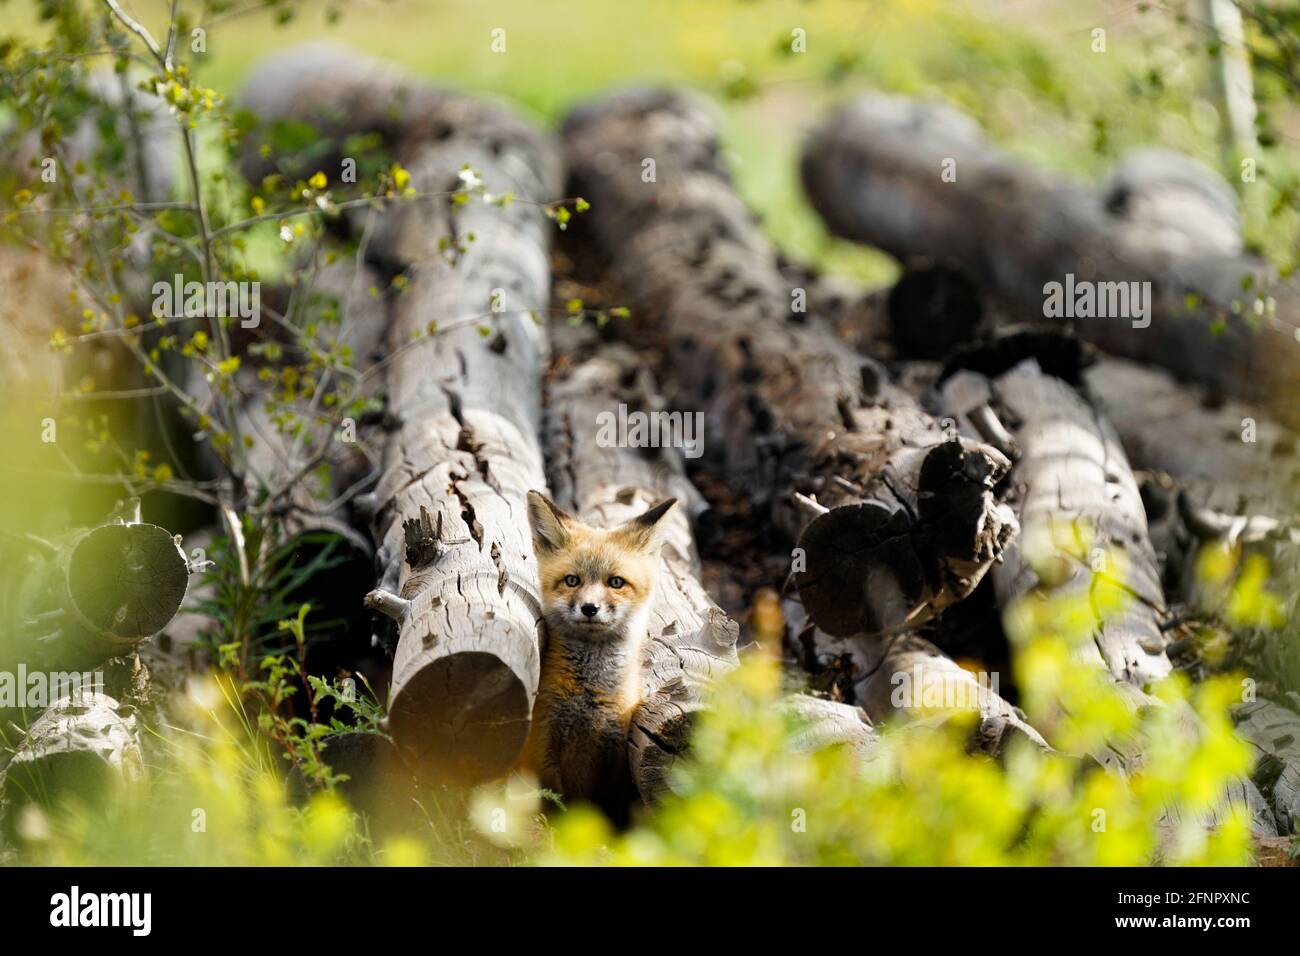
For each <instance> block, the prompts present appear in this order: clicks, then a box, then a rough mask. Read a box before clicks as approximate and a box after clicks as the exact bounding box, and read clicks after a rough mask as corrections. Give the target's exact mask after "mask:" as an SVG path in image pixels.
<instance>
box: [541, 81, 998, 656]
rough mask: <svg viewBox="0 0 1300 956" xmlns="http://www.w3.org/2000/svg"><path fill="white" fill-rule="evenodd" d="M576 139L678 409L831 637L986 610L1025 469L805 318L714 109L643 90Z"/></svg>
mask: <svg viewBox="0 0 1300 956" xmlns="http://www.w3.org/2000/svg"><path fill="white" fill-rule="evenodd" d="M564 137H565V149H566V156H567V159H568V163H569V175H570V177H571V182H572V185H573V188H574V189H575V190H576V191H578V192H580V193H581V194H582V195H584V196H585V197H586V198H588V199H589V200H590V201H591V202H592V204H593V212H592V213H591V214H590V216H589V223H588V225H589V226H590V227H591V229H592V231H593V233H594V238H595V239H596V241H597V243H598V245H599V246H600V247H601V248H602V249H605V250H608V251H609V254H610V255H611V258H612V262H611V268H612V271H613V272H614V274H615V275H616V276H618V277H619V279H620V281H621V282H622V284H623V286H624V287H625V288H627V289H628V291H629V293H630V294H631V296H632V301H633V302H634V304H635V307H636V309H637V310H638V315H640V316H642V318H641V319H640V320H639V321H638V322H637V323H636V324H635V325H634V326H633V328H632V329H631V334H632V335H633V337H634V340H636V341H638V342H640V343H641V344H643V345H645V344H659V345H661V346H662V348H663V352H664V354H665V356H666V361H665V363H664V364H665V367H666V368H667V369H670V370H671V372H672V383H673V386H674V388H675V389H676V392H675V403H676V404H677V406H678V407H680V408H683V409H689V410H692V411H695V410H698V411H700V412H702V413H703V414H704V416H705V421H706V430H707V431H708V433H709V434H711V435H719V436H721V442H720V444H721V447H714V444H713V443H710V445H709V447H708V448H707V449H705V451H706V454H709V455H711V456H712V457H713V460H716V461H717V462H718V465H719V467H720V468H721V469H722V470H723V471H724V472H725V473H726V474H727V475H728V477H729V478H730V480H731V481H732V482H733V484H734V486H735V487H736V488H738V489H740V490H742V491H743V492H744V493H746V494H750V495H753V496H755V497H756V498H759V499H761V500H763V501H765V502H766V503H768V505H769V506H770V508H771V513H772V519H773V521H774V522H775V524H776V525H777V526H778V527H779V528H780V529H782V530H783V531H784V533H785V534H786V535H787V536H788V537H789V539H790V540H791V541H792V543H797V545H798V548H799V552H798V555H799V558H800V560H797V561H796V567H795V571H794V575H795V581H796V584H797V586H798V588H799V592H800V596H801V598H802V600H803V602H804V604H805V606H806V607H807V608H808V611H809V614H810V615H811V616H812V618H813V620H814V621H815V622H816V623H817V624H818V626H819V627H821V628H823V629H825V630H827V631H829V632H831V633H833V634H839V635H843V634H852V633H858V632H869V633H883V632H886V631H891V630H897V629H899V628H904V627H908V626H912V625H915V624H916V623H918V622H920V621H923V620H926V619H928V618H929V617H931V616H933V615H934V614H936V613H938V612H939V611H941V610H943V609H944V608H945V607H948V606H949V605H951V604H953V603H955V602H956V601H959V600H961V599H962V598H963V597H965V596H966V595H968V594H969V593H970V592H971V591H972V590H973V589H974V588H975V586H976V585H977V584H978V583H979V581H980V579H981V578H982V577H983V575H984V573H985V572H986V571H987V570H988V568H989V566H990V565H991V564H992V563H993V561H994V560H995V559H996V558H997V557H998V555H999V554H1000V553H1001V550H1002V548H1003V547H1004V546H1005V544H1006V542H1007V540H1008V539H1009V538H1010V537H1011V535H1012V534H1013V533H1014V519H1013V518H1012V517H1011V516H1010V514H1009V513H1008V512H1007V511H1006V509H1005V508H1003V507H1001V506H1000V505H999V503H998V501H997V500H996V498H995V496H994V494H993V491H992V489H993V486H994V484H995V483H996V482H997V481H998V479H1000V478H1001V477H1002V475H1003V474H1004V472H1005V470H1006V467H1007V461H1006V459H1005V458H1004V456H1002V455H1001V454H1000V453H999V452H997V451H996V450H995V449H993V448H991V447H989V446H987V445H984V444H980V443H976V442H970V441H966V440H964V439H956V440H951V441H950V440H948V436H945V434H944V433H943V431H942V429H941V427H940V425H939V423H938V422H937V421H936V420H935V419H934V418H933V417H931V416H930V415H928V414H927V413H926V412H925V411H924V410H923V409H921V408H920V407H919V406H918V404H917V403H916V401H915V400H914V399H913V398H912V396H910V395H909V394H908V393H907V392H905V391H904V390H902V389H901V388H899V387H897V386H896V385H895V384H894V383H893V382H891V381H890V377H889V375H888V373H887V371H886V370H885V369H884V368H883V367H882V366H881V365H880V363H878V362H876V361H875V360H873V359H871V358H869V357H866V356H863V355H859V354H858V353H856V352H855V351H854V350H853V349H852V348H850V347H849V346H848V345H846V344H845V343H844V342H842V341H841V340H840V339H838V338H837V337H836V336H835V335H834V334H833V333H832V331H831V330H830V329H829V328H828V327H826V326H825V325H823V324H822V323H821V322H820V321H810V316H808V315H807V314H806V313H804V312H802V311H798V310H797V309H795V308H792V305H793V303H794V302H795V301H797V298H798V295H797V291H796V290H792V289H791V288H790V287H789V286H788V285H787V284H786V281H785V279H784V278H783V276H782V274H781V272H780V270H779V268H778V266H777V262H776V257H775V254H774V251H773V250H772V248H771V246H770V245H769V244H768V240H767V239H766V237H764V235H763V233H762V230H761V229H760V228H759V227H758V225H757V223H755V221H754V219H753V217H752V215H751V214H750V213H749V211H748V210H747V209H746V208H745V206H744V204H743V203H742V202H741V201H740V199H739V197H737V196H736V194H735V192H734V191H733V189H732V187H731V185H730V182H729V180H728V177H727V174H726V172H725V170H723V168H722V167H721V165H720V163H719V160H718V143H717V130H716V126H715V124H714V122H713V120H712V118H711V117H710V115H709V113H708V111H707V110H705V109H704V108H703V107H702V106H701V105H700V104H698V103H696V102H694V101H692V100H690V99H688V98H685V97H682V96H679V95H676V94H673V93H665V92H662V91H656V90H638V91H632V92H629V93H625V94H619V95H615V96H612V97H609V98H607V99H605V100H603V101H600V102H598V103H596V104H593V105H591V106H587V107H582V108H579V109H577V110H575V111H574V112H573V113H571V114H570V116H569V117H568V119H567V120H566V122H565V126H564ZM647 177H649V178H648V179H647ZM792 293H794V294H792ZM801 559H806V561H805V560H801Z"/></svg>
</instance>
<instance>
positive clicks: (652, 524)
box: [618, 498, 677, 551]
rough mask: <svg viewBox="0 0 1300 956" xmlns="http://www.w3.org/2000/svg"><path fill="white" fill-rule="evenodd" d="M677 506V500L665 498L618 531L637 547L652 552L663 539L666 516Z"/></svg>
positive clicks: (620, 526) (621, 526) (624, 524)
mask: <svg viewBox="0 0 1300 956" xmlns="http://www.w3.org/2000/svg"><path fill="white" fill-rule="evenodd" d="M675 504H677V499H676V498H665V499H664V500H663V501H660V502H659V503H658V504H653V505H651V506H650V507H649V508H647V509H646V510H645V511H643V512H642V513H641V514H639V515H637V516H636V517H635V518H633V519H632V520H631V521H627V522H625V523H623V524H621V525H619V528H618V531H619V533H620V534H622V535H623V536H624V537H626V538H628V539H629V540H630V541H631V542H632V543H633V544H634V545H635V546H637V547H639V548H642V549H644V550H646V551H651V550H653V549H655V548H656V547H658V545H659V541H660V539H661V537H662V534H663V524H662V522H663V518H664V515H666V514H668V512H670V511H672V509H673V505H675Z"/></svg>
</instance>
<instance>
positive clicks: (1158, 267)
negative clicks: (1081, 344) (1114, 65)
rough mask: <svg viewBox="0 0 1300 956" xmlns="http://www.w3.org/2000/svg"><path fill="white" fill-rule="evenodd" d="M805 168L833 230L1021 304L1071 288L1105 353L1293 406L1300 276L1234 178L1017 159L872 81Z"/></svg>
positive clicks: (820, 132)
mask: <svg viewBox="0 0 1300 956" xmlns="http://www.w3.org/2000/svg"><path fill="white" fill-rule="evenodd" d="M802 178H803V182H804V188H805V190H806V192H807V194H808V196H809V198H810V199H811V201H812V204H813V206H814V207H815V208H816V209H817V211H818V212H819V213H820V214H821V216H822V217H823V218H824V219H825V221H826V223H827V226H828V227H829V228H830V230H831V231H832V232H834V233H835V234H837V235H840V236H845V237H847V238H850V239H856V240H859V241H862V242H866V243H869V244H871V245H873V246H877V247H879V248H881V249H883V250H885V251H886V252H889V253H890V254H892V255H894V256H896V257H898V258H899V259H901V260H903V261H904V262H908V261H911V260H913V259H916V258H918V257H919V258H923V259H926V260H935V261H938V262H940V263H942V264H946V265H950V266H953V267H955V268H957V269H960V270H961V271H963V272H965V273H966V274H968V275H969V276H970V277H971V278H972V279H974V280H975V281H976V282H977V283H978V284H979V285H981V286H982V287H983V288H984V289H986V290H987V291H988V292H990V293H991V294H993V295H994V296H996V297H997V298H999V299H1001V300H1003V301H1005V303H1006V304H1007V305H1008V306H1009V307H1010V309H1009V311H1011V312H1012V313H1013V314H1019V315H1021V316H1024V315H1031V316H1047V315H1051V313H1052V310H1051V309H1049V301H1048V299H1049V292H1054V293H1057V294H1059V295H1064V296H1065V298H1067V299H1069V300H1070V301H1069V302H1068V303H1064V308H1065V309H1066V311H1065V315H1069V316H1071V318H1070V319H1069V321H1070V323H1071V324H1073V325H1074V326H1075V327H1077V328H1078V330H1079V332H1080V334H1081V335H1082V336H1083V337H1084V338H1086V339H1088V340H1089V341H1091V342H1094V343H1096V344H1097V345H1099V346H1101V347H1102V348H1103V349H1105V350H1106V351H1108V352H1111V353H1113V354H1116V355H1122V356H1125V357H1127V358H1132V359H1136V360H1139V361H1143V362H1150V363H1153V364H1157V365H1163V366H1164V367H1166V368H1169V369H1170V370H1172V371H1173V372H1175V373H1176V374H1177V375H1178V376H1179V377H1181V378H1185V379H1188V380H1192V381H1196V382H1199V383H1201V384H1203V385H1206V386H1208V387H1210V388H1212V389H1214V390H1216V391H1218V392H1220V393H1222V394H1225V395H1232V396H1236V397H1240V398H1243V399H1247V400H1251V401H1258V402H1261V403H1267V404H1268V406H1269V407H1270V408H1273V409H1275V411H1276V412H1277V413H1279V414H1282V415H1285V416H1287V420H1288V421H1291V422H1295V421H1296V420H1297V417H1298V413H1297V412H1296V409H1297V407H1300V406H1297V405H1296V403H1295V401H1294V398H1295V381H1296V376H1297V370H1300V338H1298V337H1297V334H1296V333H1297V323H1298V322H1300V285H1298V284H1297V283H1296V282H1295V281H1294V280H1286V281H1283V280H1279V279H1278V278H1277V277H1276V276H1275V275H1273V274H1272V273H1271V271H1270V270H1269V268H1268V267H1267V265H1266V264H1265V263H1264V262H1262V261H1261V260H1259V259H1257V258H1255V257H1254V256H1252V255H1249V254H1248V253H1245V252H1243V251H1242V250H1241V246H1240V241H1239V239H1236V241H1234V238H1235V234H1234V229H1235V225H1236V213H1235V207H1234V205H1233V202H1232V196H1231V191H1230V190H1228V189H1227V187H1226V186H1225V185H1224V184H1223V183H1222V181H1220V180H1218V178H1217V177H1215V176H1214V175H1213V174H1212V173H1210V172H1209V171H1208V170H1204V169H1203V168H1199V167H1197V166H1196V165H1195V164H1193V163H1192V162H1191V161H1190V160H1187V159H1186V158H1174V159H1171V158H1169V155H1168V154H1166V155H1165V156H1164V157H1163V158H1161V159H1158V160H1153V159H1152V158H1151V157H1150V156H1140V157H1137V158H1135V159H1133V160H1131V161H1129V162H1127V163H1125V164H1121V166H1120V167H1119V168H1118V169H1117V170H1116V172H1115V173H1114V175H1113V176H1112V178H1111V180H1110V182H1108V183H1106V184H1105V185H1104V186H1103V188H1095V187H1093V186H1090V185H1087V184H1084V183H1079V182H1075V181H1072V180H1068V179H1065V178H1063V177H1061V176H1058V175H1055V174H1051V173H1047V172H1043V171H1039V170H1036V169H1033V168H1031V167H1028V166H1025V165H1023V164H1021V163H1020V162H1018V161H1016V160H1014V159H1012V158H1011V157H1009V156H1008V155H1006V154H1005V153H1003V152H1001V151H1000V150H999V149H998V148H997V147H995V146H994V145H993V144H991V143H989V142H988V141H987V140H986V139H985V138H984V136H983V134H982V132H981V131H980V130H979V128H978V126H977V125H976V124H975V123H974V122H972V121H971V120H970V119H969V118H968V117H966V116H964V115H961V114H959V113H957V112H955V111H953V110H952V109H950V108H948V107H945V106H942V105H939V104H934V103H922V102H917V101H912V100H908V99H905V98H902V97H897V96H887V95H879V94H872V95H866V96H862V97H859V98H858V99H856V100H855V101H854V102H853V103H851V104H850V105H849V106H847V107H846V108H844V109H843V110H841V111H840V112H838V113H836V114H835V115H834V116H832V117H831V118H830V119H828V120H827V121H826V122H824V123H823V124H822V125H821V126H820V127H818V128H817V129H816V130H815V132H814V133H813V134H812V136H811V137H810V139H809V140H808V142H807V144H806V145H805V148H804V151H803V159H802ZM1076 280H1078V283H1079V287H1078V288H1079V295H1078V296H1075V295H1073V294H1071V292H1070V289H1071V288H1073V287H1074V284H1075V281H1076ZM1052 283H1057V284H1058V286H1055V287H1053V286H1051V284H1052ZM1108 283H1110V284H1114V285H1107V284H1108ZM1129 283H1138V284H1141V283H1149V286H1145V287H1143V286H1141V285H1138V286H1136V287H1132V288H1133V289H1136V291H1138V292H1142V290H1143V289H1144V288H1145V289H1147V290H1149V293H1150V294H1149V297H1148V298H1147V299H1146V300H1145V305H1144V308H1147V311H1146V312H1145V314H1138V313H1139V312H1140V311H1141V310H1139V309H1138V308H1137V300H1130V296H1129V293H1130V291H1132V289H1131V288H1130V286H1129ZM1085 285H1086V286H1087V288H1085ZM1094 287H1095V288H1094ZM1090 292H1092V293H1095V297H1096V299H1097V301H1095V302H1094V306H1095V307H1093V308H1084V307H1083V306H1081V307H1080V308H1078V309H1076V308H1074V306H1075V305H1076V304H1078V303H1083V302H1084V297H1085V296H1087V295H1088V294H1090ZM1121 295H1122V298H1121ZM1101 300H1105V301H1104V302H1102V301H1101ZM1124 303H1127V304H1128V305H1127V308H1125V307H1124ZM1103 306H1104V307H1103ZM1111 306H1116V308H1114V309H1112V308H1111ZM1085 312H1086V313H1090V314H1084V313H1085ZM1130 320H1132V321H1130ZM1061 321H1062V323H1063V324H1064V322H1065V319H1064V318H1062V319H1061Z"/></svg>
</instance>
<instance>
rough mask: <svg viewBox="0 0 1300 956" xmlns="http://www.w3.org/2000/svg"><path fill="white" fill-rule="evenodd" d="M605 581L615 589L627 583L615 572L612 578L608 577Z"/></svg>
mask: <svg viewBox="0 0 1300 956" xmlns="http://www.w3.org/2000/svg"><path fill="white" fill-rule="evenodd" d="M606 583H607V584H608V585H609V586H610V587H612V588H613V589H614V590H615V591H617V590H618V589H619V588H621V587H622V586H623V585H624V584H627V582H626V581H624V580H623V579H622V578H620V577H619V576H618V575H617V574H616V575H614V576H613V577H612V578H610V579H609V580H608V581H607V582H606Z"/></svg>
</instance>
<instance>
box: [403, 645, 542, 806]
mask: <svg viewBox="0 0 1300 956" xmlns="http://www.w3.org/2000/svg"><path fill="white" fill-rule="evenodd" d="M530 697H531V695H530V693H529V689H528V687H527V686H526V685H525V682H524V679H523V678H522V677H521V676H520V675H519V674H518V673H517V672H516V671H515V669H514V668H512V667H511V666H510V665H509V664H508V663H507V662H506V661H504V660H502V659H501V658H500V657H497V656H496V655H495V654H489V653H486V652H483V651H474V652H466V653H460V654H454V655H449V656H444V657H439V658H437V659H435V660H433V661H431V662H430V663H429V664H427V665H426V666H425V667H423V668H421V669H420V670H419V671H418V672H417V673H416V674H415V675H413V676H412V677H411V678H410V679H409V680H407V681H406V682H405V683H403V684H402V686H401V688H400V689H395V693H394V697H393V700H392V704H391V708H390V712H389V717H388V726H389V730H390V731H391V732H392V734H393V738H394V740H395V741H396V742H397V744H398V747H399V749H400V751H401V754H402V757H403V759H405V760H406V762H407V764H408V765H409V766H410V767H411V768H412V769H413V770H415V771H416V772H417V773H418V774H419V775H420V776H421V777H422V778H425V779H428V780H436V781H438V782H441V783H454V784H473V783H481V782H483V781H484V780H491V779H493V778H495V777H499V776H501V775H502V774H504V773H506V772H507V771H508V770H509V769H510V768H511V766H512V765H513V764H514V762H515V760H516V758H517V757H518V756H519V753H520V751H521V750H522V749H523V746H524V741H525V740H526V739H527V737H528V727H529V714H530V712H531V709H532V707H531V700H530Z"/></svg>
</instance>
